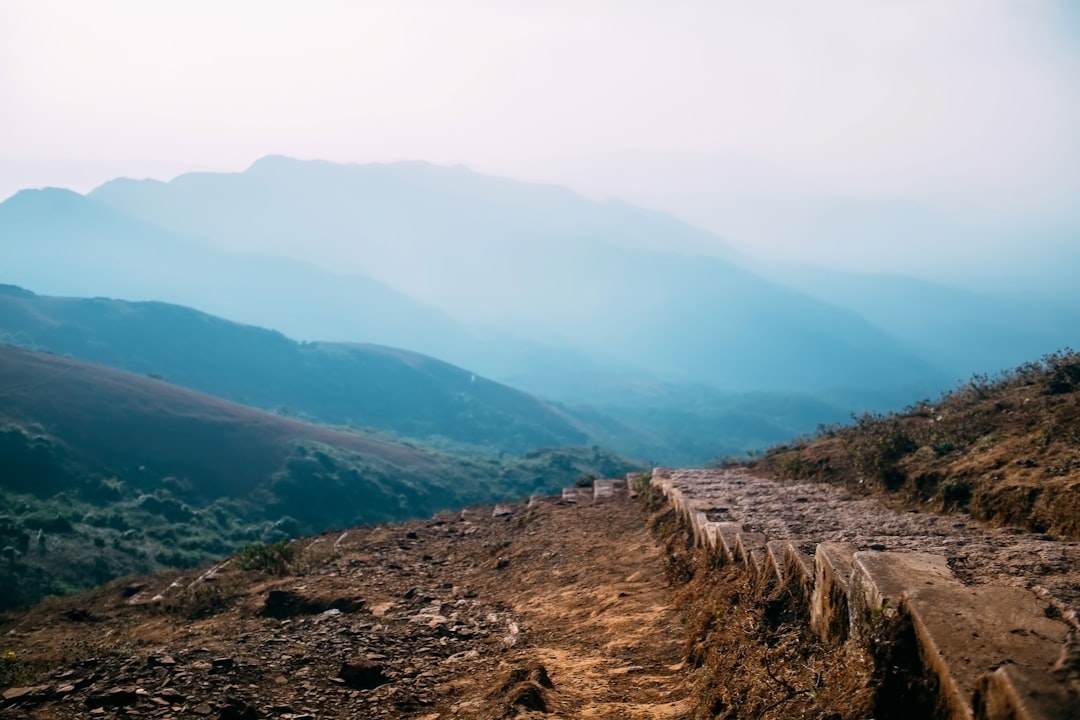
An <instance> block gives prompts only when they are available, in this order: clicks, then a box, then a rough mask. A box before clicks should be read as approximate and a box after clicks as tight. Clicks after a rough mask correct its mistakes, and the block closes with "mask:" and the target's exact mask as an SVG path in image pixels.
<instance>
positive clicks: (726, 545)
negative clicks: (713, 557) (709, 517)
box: [712, 522, 743, 564]
mask: <svg viewBox="0 0 1080 720" xmlns="http://www.w3.org/2000/svg"><path fill="white" fill-rule="evenodd" d="M712 525H713V526H714V527H715V528H716V532H717V535H718V536H719V538H720V551H721V552H722V553H723V558H722V560H723V562H724V563H725V564H726V563H734V562H737V551H736V545H737V543H738V541H739V535H740V534H741V533H742V530H743V527H742V525H740V524H739V523H736V522H717V523H712Z"/></svg>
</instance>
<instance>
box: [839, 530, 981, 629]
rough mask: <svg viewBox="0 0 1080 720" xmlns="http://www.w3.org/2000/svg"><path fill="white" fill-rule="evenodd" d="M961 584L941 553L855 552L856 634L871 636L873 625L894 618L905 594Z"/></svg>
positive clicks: (852, 608)
mask: <svg viewBox="0 0 1080 720" xmlns="http://www.w3.org/2000/svg"><path fill="white" fill-rule="evenodd" d="M945 584H948V585H960V581H958V580H957V579H956V577H955V576H954V575H953V573H952V570H950V569H949V564H948V561H947V560H946V559H945V558H944V557H943V556H941V555H931V554H929V553H916V552H879V551H874V550H866V551H861V552H857V553H855V554H854V555H853V556H852V574H851V592H850V594H849V597H848V599H849V605H850V607H849V611H850V615H851V634H852V636H853V637H856V638H862V637H868V636H869V633H871V632H872V630H873V626H874V625H875V624H876V623H878V622H880V621H881V620H889V619H891V618H893V617H894V616H895V615H896V613H897V612H898V609H899V607H900V601H901V599H902V598H903V596H904V595H905V594H906V593H908V592H910V591H912V590H918V589H919V588H923V587H931V586H934V585H945Z"/></svg>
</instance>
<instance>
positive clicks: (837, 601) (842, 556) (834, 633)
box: [810, 542, 855, 643]
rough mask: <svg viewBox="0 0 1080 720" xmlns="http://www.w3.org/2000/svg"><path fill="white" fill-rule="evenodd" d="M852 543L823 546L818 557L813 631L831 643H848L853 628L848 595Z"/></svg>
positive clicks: (811, 619)
mask: <svg viewBox="0 0 1080 720" xmlns="http://www.w3.org/2000/svg"><path fill="white" fill-rule="evenodd" d="M854 554H855V547H854V546H853V545H850V544H848V543H832V542H825V543H820V544H819V545H818V546H817V550H816V551H815V553H814V570H815V572H814V591H813V594H812V595H811V597H810V628H811V629H812V630H813V631H814V632H815V633H816V634H817V636H818V637H819V638H821V639H822V640H823V641H825V642H828V643H836V642H843V641H844V640H847V637H848V632H849V629H850V627H851V620H850V615H849V608H848V594H849V591H850V588H851V572H852V568H853V561H852V556H853V555H854Z"/></svg>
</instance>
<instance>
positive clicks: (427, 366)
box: [0, 286, 586, 453]
mask: <svg viewBox="0 0 1080 720" xmlns="http://www.w3.org/2000/svg"><path fill="white" fill-rule="evenodd" d="M5 335H6V336H7V338H8V341H9V342H13V343H16V344H19V345H23V346H25V347H31V348H34V349H41V350H46V351H50V352H56V353H62V354H70V355H72V356H73V357H76V358H79V359H82V360H86V361H88V362H94V363H101V364H103V365H108V366H110V367H116V368H121V369H124V370H130V371H132V372H136V373H143V374H152V375H156V376H161V377H164V378H166V379H168V380H170V381H172V382H175V383H178V384H180V385H184V386H186V387H190V388H194V389H196V390H200V391H202V392H207V393H210V394H212V395H216V396H218V397H222V398H227V399H229V400H233V401H235V402H239V403H243V404H245V405H251V406H253V407H261V408H264V409H268V410H279V409H282V410H287V411H288V412H291V413H295V414H297V415H299V416H302V417H307V418H312V419H316V420H318V421H320V422H327V423H332V424H336V425H346V424H350V425H356V426H359V427H365V428H374V429H378V430H384V431H391V432H394V433H397V434H401V435H406V436H409V437H416V438H422V439H432V438H445V439H448V440H449V441H452V442H457V443H467V444H472V445H479V446H486V447H488V448H490V449H496V450H503V451H506V452H514V453H518V452H523V451H525V450H528V449H531V448H534V447H537V446H542V445H543V446H547V445H572V444H580V443H583V442H585V441H586V435H585V433H584V432H582V430H581V429H580V428H579V427H578V426H577V424H576V423H575V422H573V421H572V420H571V419H569V418H568V417H566V416H565V415H563V414H562V413H560V412H559V411H557V410H556V409H554V408H552V407H551V406H549V405H547V404H545V403H544V402H542V401H540V400H538V399H536V398H535V397H532V396H531V395H528V394H526V393H523V392H521V391H518V390H514V389H513V388H509V387H506V386H505V385H500V384H498V383H495V382H492V381H490V380H487V379H485V378H482V377H476V376H475V375H473V374H472V373H470V372H468V371H466V370H463V369H461V368H458V367H455V366H453V365H449V364H447V363H444V362H441V361H439V360H436V359H434V358H431V357H427V356H425V355H420V354H418V353H412V352H407V351H404V350H396V349H393V348H386V347H380V346H376V345H361V344H341V343H298V342H295V341H293V340H290V339H289V338H286V337H285V336H283V335H281V334H280V333H276V332H273V331H270V330H265V329H262V328H257V327H253V326H249V325H242V324H239V323H234V322H229V321H227V320H223V319H221V318H217V317H214V316H212V315H207V314H205V313H201V312H198V311H195V310H192V309H189V308H185V307H180V306H177V305H170V304H166V303H157V302H138V303H134V302H125V301H121V300H107V299H103V298H95V299H83V298H60V297H45V296H39V295H35V294H33V293H30V292H27V291H25V290H21V289H19V288H15V287H11V286H0V337H3V336H5Z"/></svg>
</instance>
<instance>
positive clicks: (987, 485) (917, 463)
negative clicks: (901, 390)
mask: <svg viewBox="0 0 1080 720" xmlns="http://www.w3.org/2000/svg"><path fill="white" fill-rule="evenodd" d="M751 465H752V467H753V469H754V471H755V472H758V473H763V474H768V475H772V476H774V477H787V478H792V479H811V480H817V481H824V482H835V483H843V484H846V485H848V486H850V487H854V488H862V489H864V490H866V491H878V492H882V493H885V494H887V495H888V496H889V497H891V498H892V499H893V501H894V502H895V503H896V504H898V505H902V506H906V507H919V508H924V509H929V510H935V511H942V512H956V511H961V512H968V513H970V514H971V515H972V516H974V517H976V518H978V519H981V520H985V521H989V522H991V523H995V524H1002V525H1014V526H1018V527H1022V528H1025V529H1027V530H1031V531H1033V532H1040V533H1047V534H1049V535H1051V536H1053V537H1055V538H1062V539H1072V540H1076V539H1080V353H1075V352H1072V351H1067V352H1062V353H1055V354H1053V355H1048V356H1047V357H1045V358H1043V359H1042V360H1040V361H1039V362H1035V363H1029V364H1027V365H1024V366H1021V367H1019V368H1016V369H1014V370H1011V371H1009V372H1006V373H1003V374H1002V375H1001V376H999V377H996V378H990V377H986V376H976V377H973V378H972V379H971V380H970V381H968V382H967V383H965V384H963V385H961V386H960V387H958V388H957V389H956V390H954V391H953V392H951V393H948V394H946V395H945V396H943V397H942V398H941V399H939V400H938V401H936V402H930V401H923V402H920V403H916V404H915V405H913V406H911V407H909V408H907V409H906V410H905V411H903V412H901V413H896V414H893V415H885V416H881V415H864V416H862V417H859V418H857V419H856V421H855V423H854V424H853V425H851V426H848V427H836V428H822V430H821V431H820V432H819V433H818V435H817V436H816V437H815V438H813V439H811V440H807V441H804V442H799V443H795V444H793V445H788V446H782V447H777V448H774V449H772V450H770V451H769V452H768V453H766V455H765V456H764V457H762V458H761V459H759V460H757V461H755V462H753V463H752V464H751Z"/></svg>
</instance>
